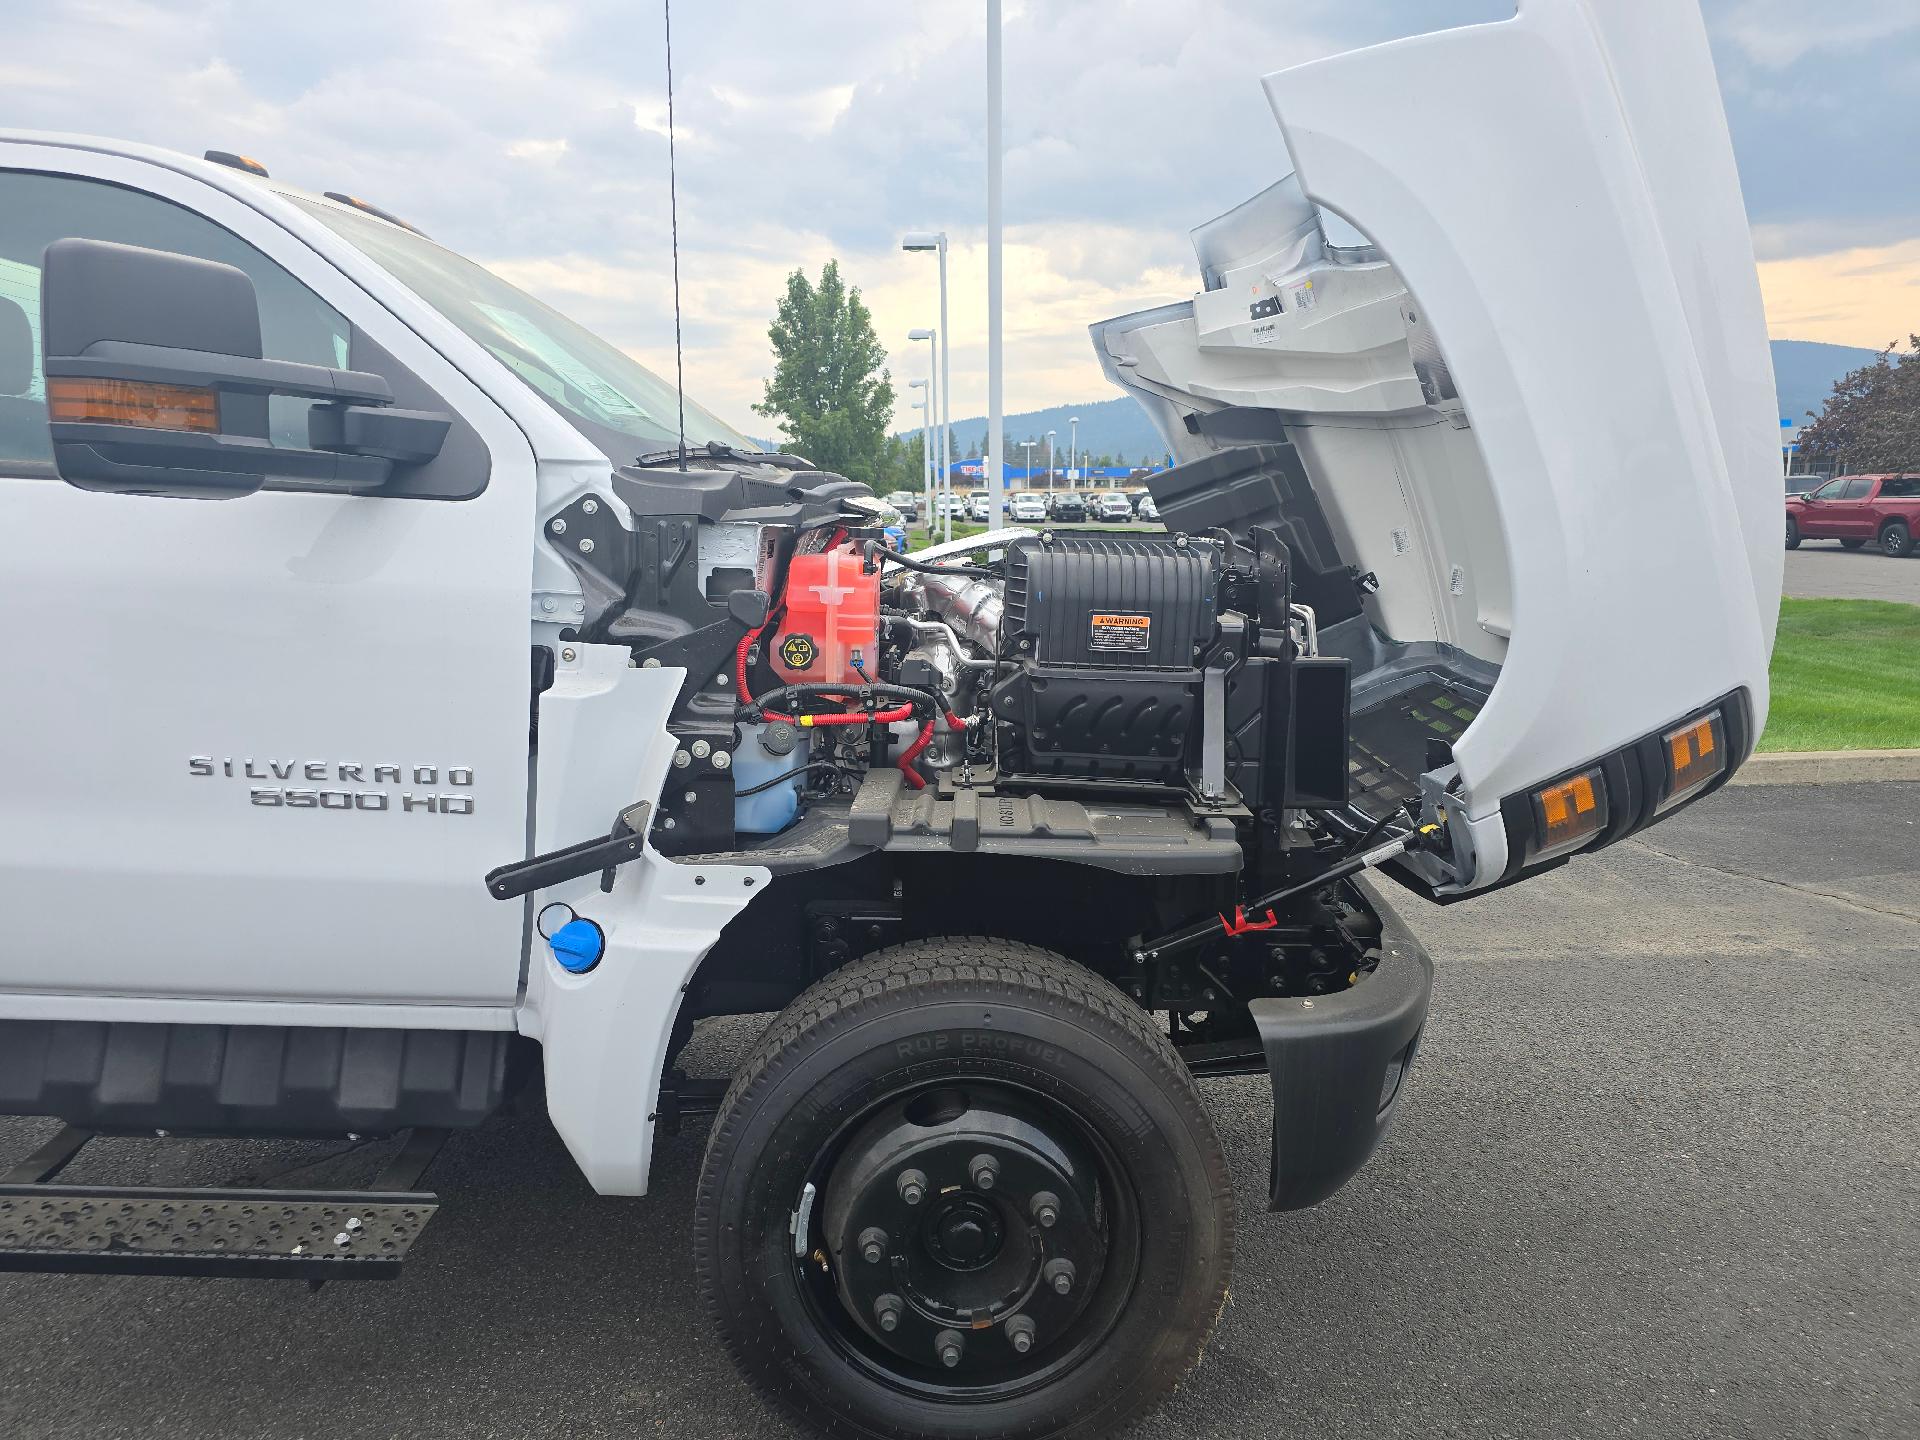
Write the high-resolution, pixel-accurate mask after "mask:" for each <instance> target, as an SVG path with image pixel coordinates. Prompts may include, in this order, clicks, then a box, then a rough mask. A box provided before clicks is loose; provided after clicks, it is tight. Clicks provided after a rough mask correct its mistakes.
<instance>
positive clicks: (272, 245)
mask: <svg viewBox="0 0 1920 1440" xmlns="http://www.w3.org/2000/svg"><path fill="white" fill-rule="evenodd" d="M251 183H252V182H250V181H243V180H239V179H235V180H233V181H231V182H227V184H226V185H225V186H224V187H223V186H222V185H221V184H216V183H210V182H209V181H208V180H206V179H204V178H202V177H201V176H199V175H198V174H196V173H194V169H193V167H192V165H191V163H190V162H184V161H181V162H169V163H162V162H161V161H160V160H158V159H157V158H156V159H155V160H153V161H148V160H143V159H136V158H132V157H128V156H123V155H105V154H98V153H93V152H89V151H85V150H82V149H78V148H73V147H67V146H55V145H40V144H24V143H20V144H12V145H5V144H0V606H3V607H4V611H5V613H6V614H7V616H8V617H9V618H8V623H7V625H6V626H5V627H4V629H0V673H4V674H5V675H6V682H5V695H6V697H7V698H6V702H5V704H6V718H5V726H4V731H3V733H4V736H5V741H4V745H5V759H6V763H5V764H4V766H0V816H4V823H0V916H4V923H5V927H6V933H7V939H6V943H5V945H4V946H0V1013H10V1014H17V1015H42V1016H53V1017H60V1016H74V1017H87V1016H95V1015H102V1016H105V1017H106V1018H112V1017H114V1016H120V1017H124V1018H130V1019H148V1020H165V1019H179V1020H197V1019H206V1020H209V1021H219V1020H227V1019H231V1020H242V1019H250V1020H257V1021H261V1022H270V1023H300V1022H301V1020H302V1019H303V1018H304V1019H306V1020H309V1021H312V1022H315V1023H319V1022H320V1021H321V1020H322V1019H323V1018H324V1016H325V1013H326V1012H324V1011H322V1010H321V1008H320V1007H319V1006H318V1005H316V1004H314V1003H312V1002H342V1001H350V1002H354V1004H355V1005H356V1007H357V1009H356V1011H355V1012H354V1013H355V1014H356V1015H357V1016H360V1017H364V1018H362V1019H361V1021H360V1023H369V1024H370V1023H383V1024H390V1025H406V1024H427V1025H434V1024H439V1025H461V1026H465V1027H467V1028H485V1027H487V1026H490V1025H496V1024H502V1025H503V1024H505V1023H507V1021H506V1020H505V1019H504V1018H502V1017H504V1016H506V1015H508V1014H509V1013H510V1012H508V1011H507V1010H505V1009H504V1008H503V1009H500V1010H498V1011H496V1012H494V1014H493V1015H492V1016H488V1015H486V1014H485V1013H483V1012H484V1010H485V1007H508V1006H510V1005H511V1004H512V1003H513V1001H514V999H515V996H516V993H517V989H518V984H519V976H520V970H519V966H520V953H521V945H520V934H521V917H520V916H519V914H518V913H516V912H515V911H514V910H513V909H512V907H509V906H502V905H496V904H494V903H493V902H491V901H490V900H489V899H488V897H487V894H486V892H485V890H484V889H483V887H482V885H481V883H480V879H479V877H480V876H481V875H482V874H483V873H484V872H485V871H486V870H487V869H488V868H489V867H490V866H491V865H493V864H496V863H498V860H499V857H500V856H502V855H512V854H515V853H518V852H520V851H521V850H522V849H523V848H524V844H525V833H526V823H527V753H528V745H527V724H528V678H527V677H528V629H527V604H528V576H529V570H530V559H529V554H530V535H531V526H532V520H531V511H532V496H533V456H532V452H531V450H530V448H529V446H528V444H527V442H526V440H525V438H524V436H523V435H522V434H521V433H520V431H519V430H518V429H517V428H516V427H515V426H514V425H513V424H512V422H511V421H510V419H509V417H508V416H507V414H506V413H505V412H504V411H503V410H502V409H501V408H500V407H499V406H498V405H497V404H495V403H494V402H493V401H492V400H490V399H489V398H488V397H487V396H486V395H485V394H483V393H482V392H481V391H480V390H479V389H477V388H476V387H475V385H474V384H472V383H471V382H469V381H467V380H466V379H465V378H464V377H463V376H462V375H461V373H460V372H459V371H458V370H457V369H456V368H455V367H454V365H453V364H451V363H449V361H448V360H447V358H446V357H444V356H442V355H440V354H438V353H436V352H435V351H434V350H433V349H432V348H431V347H430V346H429V345H428V344H427V343H426V342H425V341H423V340H422V339H421V338H420V336H419V335H418V334H416V333H415V332H414V330H413V329H412V328H411V327H410V326H409V325H408V324H406V323H403V320H402V318H401V317H400V316H398V315H396V314H395V313H394V312H393V311H391V310H389V309H388V308H386V307H385V306H383V305H381V304H379V303H377V302H375V301H373V300H372V299H371V297H370V296H368V295H367V294H366V292H365V291H363V290H362V289H360V288H359V286H358V285H356V284H355V283H353V282H352V281H350V280H349V279H348V278H347V277H346V276H345V275H344V274H343V273H341V271H340V270H339V269H337V268H335V267H334V266H333V265H332V264H330V263H329V262H327V261H326V260H325V259H323V258H322V256H321V255H320V254H319V253H318V252H317V251H316V249H315V248H313V247H312V246H310V245H309V244H308V243H307V242H306V241H304V240H303V239H302V238H301V237H300V235H299V234H298V233H296V230H297V228H298V216H297V212H294V211H293V209H292V207H291V206H289V205H287V204H286V202H284V201H283V200H281V199H280V198H279V197H277V196H273V195H271V194H270V193H268V192H265V191H262V193H261V194H260V195H259V196H258V197H257V198H255V197H251V196H249V195H247V194H246V193H245V188H246V187H247V186H250V185H251ZM288 217H291V218H288ZM69 236H84V237H91V238H95V239H102V240H109V241H116V242H121V243H125V244H130V245H137V246H142V247H145V248H148V249H154V250H166V251H173V252H177V253H182V254H187V255H193V256H198V257H201V258H203V259H211V260H217V261H221V262H224V263H226V264H229V265H233V266H237V267H239V268H240V269H241V270H243V271H245V272H246V273H247V275H248V276H249V277H250V278H251V279H252V281H253V284H254V288H255V291H256V293H257V296H258V300H259V307H260V315H261V328H262V338H263V349H264V354H265V358H267V359H278V360H290V361H299V362H305V363H308V364H320V365H328V366H334V367H340V368H347V369H360V370H372V371H376V372H378V373H381V374H382V375H384V376H385V377H386V378H387V379H388V381H389V383H390V384H391V385H392V387H393V390H394V392H395V395H396V397H397V398H398V401H399V403H400V404H401V405H405V406H411V407H414V408H420V409H432V410H438V411H444V412H447V413H449V414H451V415H452V416H453V421H454V423H453V429H452V431H451V432H450V434H449V436H448V439H447V442H446V445H445V447H444V448H443V450H442V452H441V455H440V457H439V458H438V459H436V460H435V461H433V462H432V466H431V467H428V466H422V467H420V470H421V472H422V473H423V474H424V473H425V472H426V471H427V470H428V469H430V468H432V469H434V470H435V475H434V477H433V480H432V482H431V483H430V484H429V483H427V482H425V481H423V482H422V484H421V486H420V487H419V489H417V490H416V491H414V492H409V493H401V491H400V489H399V488H398V487H391V488H390V489H389V491H388V492H387V493H382V494H380V495H377V496H376V495H364V496H348V495H341V494H323V493H275V492H272V491H262V492H260V493H257V494H253V495H249V496H246V497H244V498H240V499H233V500H199V499H161V498H154V497H148V496H132V495H114V494H99V493H90V492H86V491H82V490H80V489H77V488H75V487H73V486H71V485H69V484H67V483H65V482H63V481H62V480H61V479H60V478H59V477H58V476H57V474H56V473H55V472H54V470H53V467H52V464H51V450H50V447H49V444H48V436H47V429H46V386H45V382H44V377H43V375H42V373H41V366H40V360H39V344H38V328H39V325H40V305H39V290H40V282H41V260H42V254H43V252H44V251H45V249H46V247H47V246H48V244H50V243H51V242H53V241H55V240H59V239H62V238H65V237H69ZM310 403H311V402H307V401H302V400H295V399H284V400H283V399H281V398H279V397H276V398H275V399H274V401H273V402H272V409H271V413H270V420H271V428H272V432H273V440H274V443H276V444H286V445H305V444H306V443H307V432H306V421H307V410H308V407H309V405H310ZM235 1002H277V1003H253V1004H248V1005H241V1004H236V1003H235ZM301 1002H307V1003H304V1004H303V1003H301ZM103 1006H106V1007H112V1006H118V1007H120V1008H118V1009H112V1008H109V1009H106V1010H103V1009H102V1008H101V1007H103ZM370 1007H383V1008H379V1009H375V1008H370ZM456 1007H457V1008H456ZM374 1017H378V1018H377V1019H376V1018H374ZM331 1023H338V1021H337V1020H334V1021H332V1022H331Z"/></svg>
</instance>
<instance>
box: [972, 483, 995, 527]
mask: <svg viewBox="0 0 1920 1440" xmlns="http://www.w3.org/2000/svg"><path fill="white" fill-rule="evenodd" d="M989 518H990V517H989V515H988V513H987V492H986V491H984V490H969V491H968V492H967V519H969V520H971V521H973V522H974V524H976V525H984V524H986V523H987V521H988V519H989Z"/></svg>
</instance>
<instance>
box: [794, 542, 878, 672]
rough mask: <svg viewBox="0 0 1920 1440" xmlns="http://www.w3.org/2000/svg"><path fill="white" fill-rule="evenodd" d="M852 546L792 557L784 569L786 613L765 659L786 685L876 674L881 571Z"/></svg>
mask: <svg viewBox="0 0 1920 1440" xmlns="http://www.w3.org/2000/svg"><path fill="white" fill-rule="evenodd" d="M865 570H866V560H865V558H864V557H863V556H862V555H861V554H860V553H859V552H858V551H856V550H855V549H854V548H853V547H852V546H851V545H842V546H839V547H838V548H836V549H833V550H828V551H825V552H823V553H821V554H817V555H796V556H794V557H793V559H792V560H791V561H790V562H789V563H788V565H787V593H786V606H787V609H786V614H785V615H783V616H781V618H780V624H779V629H778V630H777V632H776V633H775V634H774V637H773V645H772V647H771V650H770V652H769V654H768V656H767V660H768V663H769V664H771V665H772V666H773V670H774V673H775V674H776V675H778V676H779V677H780V678H781V679H782V680H784V681H786V682H787V683H788V684H790V685H811V684H838V683H840V682H842V681H846V682H850V683H852V684H855V685H858V684H861V683H862V677H861V673H860V670H859V669H855V668H854V665H855V662H856V661H857V662H858V663H859V665H860V668H861V669H864V670H865V671H866V676H865V678H866V679H867V680H877V679H879V676H880V671H879V666H878V664H877V663H876V662H877V660H878V658H879V649H880V572H879V570H878V569H875V571H874V573H873V574H871V575H868V574H866V573H865Z"/></svg>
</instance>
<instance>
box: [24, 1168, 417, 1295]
mask: <svg viewBox="0 0 1920 1440" xmlns="http://www.w3.org/2000/svg"><path fill="white" fill-rule="evenodd" d="M439 1203H440V1202H439V1199H438V1197H436V1196H434V1195H431V1194H427V1193H424V1192H421V1193H412V1192H407V1191H388V1192H371V1191H363V1190H347V1191H339V1192H333V1193H329V1192H323V1191H315V1190H149V1189H145V1188H122V1187H115V1186H88V1185H0V1271H3V1270H24V1271H37V1272H42V1273H44V1272H50V1271H59V1272H66V1273H85V1274H96V1275H222V1276H251V1277H256V1278H258V1277H270V1278H285V1279H299V1280H350V1279H351V1280H390V1279H392V1278H393V1277H394V1276H396V1275H398V1274H399V1273H400V1263H401V1261H403V1260H404V1259H405V1258H406V1255H407V1251H408V1250H409V1249H410V1248H412V1245H413V1242H414V1241H416V1240H418V1239H419V1238H420V1232H421V1231H422V1230H424V1229H425V1228H426V1225H427V1222H428V1221H429V1220H431V1219H432V1218H433V1214H434V1211H435V1210H437V1209H438V1208H439Z"/></svg>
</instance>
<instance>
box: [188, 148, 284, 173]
mask: <svg viewBox="0 0 1920 1440" xmlns="http://www.w3.org/2000/svg"><path fill="white" fill-rule="evenodd" d="M200 158H201V159H203V160H211V161H212V162H213V163H214V164H216V165H224V166H226V167H227V168H228V169H229V170H244V171H246V172H247V174H249V175H258V176H259V177H260V178H261V179H262V180H265V179H267V178H269V177H268V175H267V167H266V166H264V165H262V164H261V163H260V162H259V161H258V160H256V159H254V158H253V157H252V156H251V155H236V154H234V152H233V151H231V150H209V151H207V152H206V153H204V154H203V155H202V156H201V157H200Z"/></svg>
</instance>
